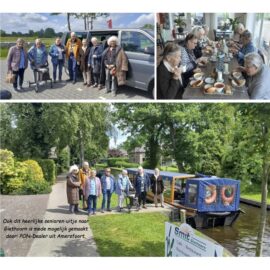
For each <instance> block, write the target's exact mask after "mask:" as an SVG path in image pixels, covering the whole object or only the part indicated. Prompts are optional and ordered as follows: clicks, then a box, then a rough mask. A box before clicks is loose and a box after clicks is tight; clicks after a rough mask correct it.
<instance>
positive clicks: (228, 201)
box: [221, 186, 235, 206]
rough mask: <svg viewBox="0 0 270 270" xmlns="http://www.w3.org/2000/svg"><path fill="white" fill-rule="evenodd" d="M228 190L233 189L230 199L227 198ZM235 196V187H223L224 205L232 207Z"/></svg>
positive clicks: (222, 197)
mask: <svg viewBox="0 0 270 270" xmlns="http://www.w3.org/2000/svg"><path fill="white" fill-rule="evenodd" d="M228 188H230V189H232V193H231V195H230V196H229V197H227V196H226V190H227V189H228ZM234 195H235V188H234V187H231V186H223V187H222V188H221V199H222V201H223V204H224V205H226V206H228V205H230V204H231V203H232V201H233V199H234Z"/></svg>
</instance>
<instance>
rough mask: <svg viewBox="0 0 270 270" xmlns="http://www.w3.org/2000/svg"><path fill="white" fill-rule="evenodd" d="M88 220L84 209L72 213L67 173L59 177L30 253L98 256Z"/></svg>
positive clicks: (31, 254) (35, 254) (51, 255)
mask: <svg viewBox="0 0 270 270" xmlns="http://www.w3.org/2000/svg"><path fill="white" fill-rule="evenodd" d="M87 221H88V217H87V215H86V214H85V213H84V212H82V213H79V214H70V213H69V209H68V203H67V196H66V174H65V175H60V176H58V177H57V182H56V184H55V185H53V188H52V193H51V194H50V197H49V200H48V206H47V210H46V212H45V215H44V218H43V224H42V225H41V226H40V231H39V232H37V233H36V236H35V239H34V241H33V243H32V246H31V248H30V250H29V252H28V254H27V256H38V257H40V256H46V257H47V256H50V257H54V256H70V257H79V256H83V257H93V256H94V257H96V256H99V254H98V253H97V247H96V243H95V241H94V240H93V235H92V231H91V229H90V228H89V225H88V222H87Z"/></svg>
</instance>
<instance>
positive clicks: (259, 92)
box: [157, 24, 270, 99]
mask: <svg viewBox="0 0 270 270" xmlns="http://www.w3.org/2000/svg"><path fill="white" fill-rule="evenodd" d="M208 33H209V27H208V26H203V27H201V26H198V27H195V28H193V30H192V31H191V33H189V34H188V35H187V36H186V38H185V41H184V44H183V45H182V46H179V45H178V44H176V43H174V42H169V43H167V44H166V46H165V48H164V51H163V55H162V56H163V60H162V61H161V63H160V65H159V66H158V68H157V97H158V98H159V99H181V98H182V96H183V93H184V91H185V88H186V87H187V86H188V84H189V79H190V78H191V77H192V76H193V73H194V72H193V71H194V70H195V69H196V68H197V67H198V66H200V63H201V64H206V63H207V58H205V57H204V56H203V53H202V51H203V48H205V47H206V46H207V45H210V46H216V47H219V46H221V45H222V44H221V43H220V42H215V41H212V40H210V39H209V37H208V36H207V35H208ZM226 45H227V46H228V48H229V52H230V53H232V54H233V55H234V57H236V59H237V61H238V64H239V67H238V68H237V69H238V70H239V71H240V72H242V74H243V76H244V77H245V78H246V87H247V91H248V94H249V97H250V99H270V87H269V85H270V68H269V67H268V66H266V65H265V64H264V60H263V57H262V55H261V54H260V51H259V50H258V49H257V48H256V47H255V46H254V44H253V42H252V34H251V33H250V31H248V30H246V29H245V28H244V25H243V24H239V25H237V26H236V28H235V33H234V36H233V38H232V39H231V40H229V41H227V42H226Z"/></svg>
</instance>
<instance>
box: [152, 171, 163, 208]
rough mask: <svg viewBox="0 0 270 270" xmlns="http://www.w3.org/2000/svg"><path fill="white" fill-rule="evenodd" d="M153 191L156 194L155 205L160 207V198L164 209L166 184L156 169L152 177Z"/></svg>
mask: <svg viewBox="0 0 270 270" xmlns="http://www.w3.org/2000/svg"><path fill="white" fill-rule="evenodd" d="M151 190H152V192H153V193H154V203H155V207H158V201H157V200H158V198H159V200H160V205H161V207H162V208H163V207H164V205H163V203H164V198H163V192H164V184H163V180H162V177H161V175H160V172H159V169H158V168H155V172H154V174H153V176H152V177H151Z"/></svg>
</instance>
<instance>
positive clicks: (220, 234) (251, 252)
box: [201, 204, 270, 257]
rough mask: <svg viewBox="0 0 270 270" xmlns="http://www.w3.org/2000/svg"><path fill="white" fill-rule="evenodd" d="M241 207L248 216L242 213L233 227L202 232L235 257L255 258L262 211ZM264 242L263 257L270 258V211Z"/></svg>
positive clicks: (251, 207) (269, 212) (268, 212)
mask: <svg viewBox="0 0 270 270" xmlns="http://www.w3.org/2000/svg"><path fill="white" fill-rule="evenodd" d="M240 207H241V209H242V210H244V211H245V212H246V214H242V213H241V214H240V217H239V218H238V219H237V220H236V222H235V223H234V224H233V226H232V227H230V226H224V227H215V228H210V229H203V230H201V231H202V232H203V233H204V234H206V235H207V236H209V237H211V238H213V239H214V240H216V241H217V242H219V243H220V244H221V245H222V246H224V247H225V248H226V249H228V250H229V251H230V252H231V253H232V254H233V255H235V256H238V257H241V256H255V252H256V241H257V233H258V229H259V221H260V210H261V209H260V208H257V207H253V206H248V205H246V204H241V206H240ZM263 241H264V245H263V246H264V248H263V256H270V211H267V222H266V229H265V234H264V239H263Z"/></svg>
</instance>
